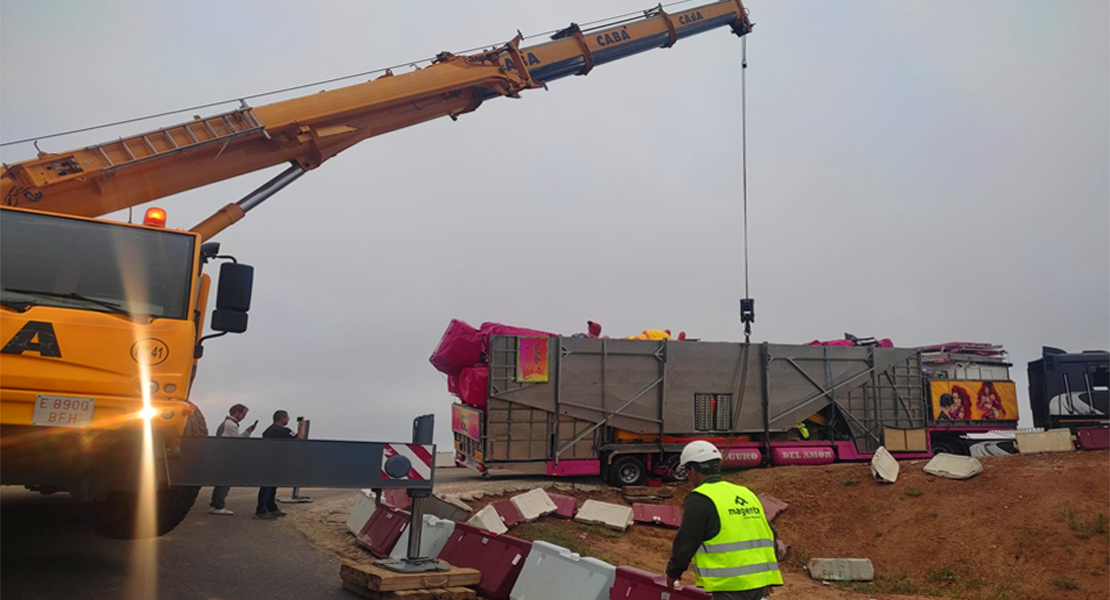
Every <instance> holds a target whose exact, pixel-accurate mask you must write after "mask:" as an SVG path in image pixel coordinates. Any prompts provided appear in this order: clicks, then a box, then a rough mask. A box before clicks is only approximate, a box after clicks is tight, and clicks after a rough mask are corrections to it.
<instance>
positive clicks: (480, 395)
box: [457, 367, 489, 407]
mask: <svg viewBox="0 0 1110 600" xmlns="http://www.w3.org/2000/svg"><path fill="white" fill-rule="evenodd" d="M488 392H489V367H466V368H465V369H463V370H462V372H461V373H460V374H459V391H458V392H457V394H458V396H459V399H461V400H462V401H463V402H465V403H466V404H469V405H471V406H479V407H481V406H485V405H486V400H487V399H488Z"/></svg>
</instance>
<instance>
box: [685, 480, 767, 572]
mask: <svg viewBox="0 0 1110 600" xmlns="http://www.w3.org/2000/svg"><path fill="white" fill-rule="evenodd" d="M694 491H695V492H697V493H699V494H702V495H703V496H706V497H708V498H709V499H710V500H712V501H713V505H714V506H716V507H717V515H718V516H719V517H720V518H721V532H720V533H718V534H717V535H716V536H714V537H713V538H712V539H709V540H706V541H705V542H703V543H702V545H701V546H700V547H699V548H698V551H697V553H695V554H694V574H695V575H696V577H697V582H698V585H699V586H701V588H702V589H704V590H705V591H707V592H742V591H746V590H755V589H760V588H763V587H766V586H768V585H782V573H780V572H779V563H778V561H777V560H776V558H775V540H774V534H773V533H771V525H770V523H768V522H767V517H766V515H764V514H763V505H762V504H760V502H759V499H758V498H756V497H755V494H753V493H752V492H751V490H749V489H748V488H746V487H743V486H739V485H733V484H731V483H728V482H727V481H716V482H713V483H703V484H701V485H699V486H698V487H697V488H696V489H695V490H694Z"/></svg>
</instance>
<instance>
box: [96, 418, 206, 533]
mask: <svg viewBox="0 0 1110 600" xmlns="http://www.w3.org/2000/svg"><path fill="white" fill-rule="evenodd" d="M189 404H190V405H191V406H192V407H193V414H192V415H189V418H188V420H186V421H185V435H189V436H200V437H203V436H207V435H208V423H207V422H206V421H205V419H204V414H203V413H201V412H200V408H198V407H197V406H196V405H195V404H192V403H191V402H190V403H189ZM199 492H200V488H199V487H195V486H180V485H175V486H170V487H168V488H165V489H160V490H158V492H157V494H156V496H155V505H154V514H155V515H156V517H157V524H156V525H155V526H154V527H140V526H139V523H138V514H139V494H138V493H137V492H112V493H110V494H108V497H107V498H105V499H104V500H103V501H100V502H94V503H93V510H92V512H93V515H92V517H93V518H92V523H93V529H94V530H96V532H97V533H98V534H100V535H101V536H102V537H106V538H109V539H113V540H133V539H138V538H142V537H159V536H163V535H165V534H167V533H169V532H171V531H173V529H174V528H175V527H177V526H178V525H179V524H180V523H181V521H183V520H184V519H185V516H186V515H188V514H189V510H191V509H192V508H193V503H194V502H195V501H196V499H197V494H198V493H199Z"/></svg>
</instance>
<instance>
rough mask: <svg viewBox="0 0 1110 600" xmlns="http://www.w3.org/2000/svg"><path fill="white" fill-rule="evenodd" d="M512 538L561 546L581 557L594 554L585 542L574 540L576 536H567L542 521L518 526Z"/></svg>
mask: <svg viewBox="0 0 1110 600" xmlns="http://www.w3.org/2000/svg"><path fill="white" fill-rule="evenodd" d="M513 537H517V538H520V539H522V540H528V541H530V542H534V541H536V540H542V541H544V542H549V543H551V544H555V545H556V546H562V547H564V548H566V549H567V550H570V551H571V552H576V553H578V554H579V555H581V556H594V553H593V552H592V551H591V550H590V545H589V543H588V542H587V541H586V540H583V539H575V538H577V536H573V535H568V534H567V533H564V532H562V531H560V530H558V529H556V528H555V527H553V526H552V525H551V524H549V523H546V522H544V521H532V522H530V523H521V524H520V525H517V526H516V527H513Z"/></svg>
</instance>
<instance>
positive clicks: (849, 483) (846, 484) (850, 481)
mask: <svg viewBox="0 0 1110 600" xmlns="http://www.w3.org/2000/svg"><path fill="white" fill-rule="evenodd" d="M840 483H842V484H843V485H844V487H851V486H853V485H856V484H857V483H859V480H856V479H845V480H844V481H841V482H840Z"/></svg>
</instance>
